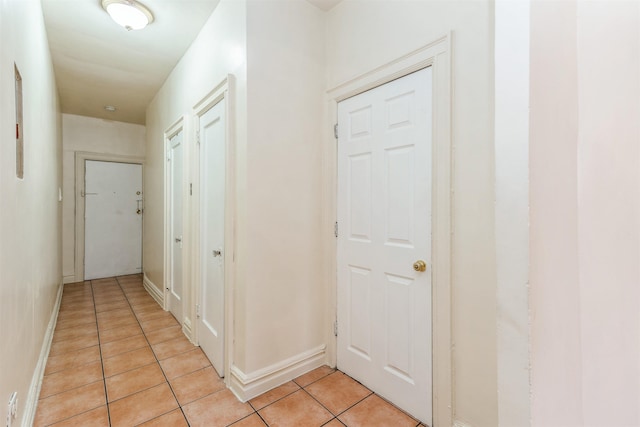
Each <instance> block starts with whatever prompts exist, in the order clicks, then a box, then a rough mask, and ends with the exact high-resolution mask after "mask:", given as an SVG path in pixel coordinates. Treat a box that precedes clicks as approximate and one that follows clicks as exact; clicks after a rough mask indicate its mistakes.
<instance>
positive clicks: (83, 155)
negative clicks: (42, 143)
mask: <svg viewBox="0 0 640 427" xmlns="http://www.w3.org/2000/svg"><path fill="white" fill-rule="evenodd" d="M86 160H95V161H98V162H114V163H132V164H137V165H140V166H141V167H142V188H143V193H142V194H143V196H142V200H143V206H144V158H143V157H137V156H121V155H117V154H104V153H92V152H88V151H76V153H75V182H76V188H75V193H76V194H75V220H74V222H75V230H76V233H75V252H74V259H73V264H74V271H75V280H74V281H75V282H82V281H83V280H84V207H85V206H84V196H83V194H84V184H85V179H84V178H85V161H86ZM143 209H144V208H143ZM143 222H144V215H143ZM142 230H143V231H142V233H143V235H142V241H143V242H144V225H143V227H142ZM142 272H144V260H143V265H142V270H141V271H140V273H142Z"/></svg>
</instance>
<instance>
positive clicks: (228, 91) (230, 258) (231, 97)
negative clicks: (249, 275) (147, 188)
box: [189, 74, 236, 386]
mask: <svg viewBox="0 0 640 427" xmlns="http://www.w3.org/2000/svg"><path fill="white" fill-rule="evenodd" d="M234 88H235V79H234V76H233V75H232V74H228V75H227V76H226V77H225V78H224V79H223V80H222V81H220V82H219V83H218V84H217V85H216V86H215V87H214V88H213V89H212V90H211V91H210V92H209V93H208V94H207V95H205V96H204V97H203V98H202V99H201V100H200V101H198V102H197V103H196V104H195V105H194V106H193V109H192V114H193V129H194V131H193V132H192V133H191V135H189V137H190V139H189V141H192V144H191V145H192V147H193V153H194V155H193V158H192V159H193V160H192V161H191V162H190V166H191V167H190V172H191V175H190V179H191V182H193V194H194V195H196V196H195V197H193V198H192V199H193V200H191V205H190V206H191V209H192V212H193V215H191V220H192V221H193V223H192V224H191V227H190V229H191V236H192V239H191V246H190V250H191V251H192V252H191V253H192V254H193V257H192V260H193V262H192V265H191V277H192V278H193V280H191V281H190V286H191V290H192V291H193V293H192V295H193V298H192V300H191V301H192V303H191V306H190V307H189V312H190V315H191V319H193V322H190V325H191V330H192V335H193V337H194V342H195V343H196V344H198V339H199V337H198V334H199V327H198V322H197V321H196V305H197V304H200V284H201V283H200V282H201V280H202V277H201V262H200V261H201V256H202V254H201V246H200V234H201V233H200V225H201V223H200V219H201V218H200V199H201V194H200V188H201V186H200V162H201V158H200V149H199V147H198V145H199V142H198V141H197V139H196V138H197V132H198V130H199V128H200V117H201V116H202V115H203V114H205V113H206V112H207V111H208V110H209V109H211V108H212V107H213V106H214V105H216V104H217V103H218V102H220V101H222V100H223V99H224V100H225V101H226V103H225V115H226V123H225V156H226V159H225V202H224V205H225V209H224V215H225V216H224V221H225V226H224V239H225V248H224V251H225V253H226V256H225V257H224V366H223V368H222V370H223V372H224V377H225V379H224V381H225V384H227V386H229V385H230V381H231V366H232V364H233V354H234V340H233V333H234V329H233V326H234V322H233V319H234V312H233V304H234V299H233V295H234V288H235V276H236V270H235V249H236V237H235V220H236V191H235V188H236V176H235V173H236V168H235V163H236V154H235V153H236V149H235V146H236V136H235V115H234V112H235V89H234Z"/></svg>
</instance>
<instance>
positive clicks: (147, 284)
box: [142, 273, 164, 309]
mask: <svg viewBox="0 0 640 427" xmlns="http://www.w3.org/2000/svg"><path fill="white" fill-rule="evenodd" d="M142 285H143V286H144V288H145V289H146V290H147V292H149V295H151V297H153V299H154V300H156V302H157V303H158V304H159V305H160V307H162V308H163V309H164V292H162V291H160V290H159V289H158V288H157V287H156V285H154V284H153V282H152V281H151V280H149V278H148V277H147V273H144V279H143V280H142Z"/></svg>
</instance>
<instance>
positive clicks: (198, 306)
mask: <svg viewBox="0 0 640 427" xmlns="http://www.w3.org/2000/svg"><path fill="white" fill-rule="evenodd" d="M196 317H197V318H198V319H199V318H200V304H196Z"/></svg>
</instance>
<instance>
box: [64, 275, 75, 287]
mask: <svg viewBox="0 0 640 427" xmlns="http://www.w3.org/2000/svg"><path fill="white" fill-rule="evenodd" d="M77 281H78V280H76V275H75V274H72V275H71V276H64V277H63V278H62V283H64V284H65V285H66V284H67V283H75V282H77Z"/></svg>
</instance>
